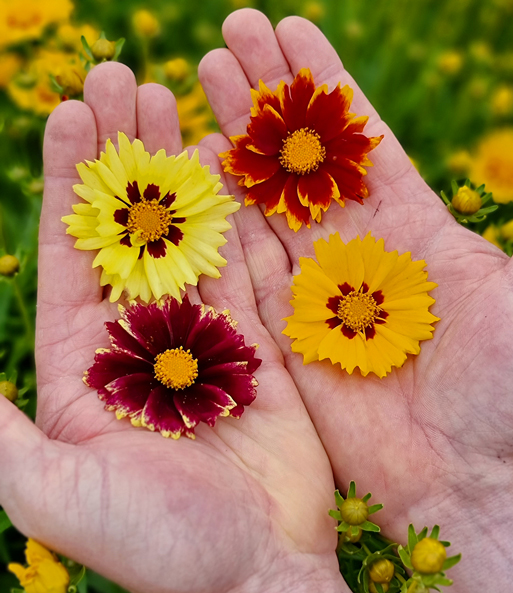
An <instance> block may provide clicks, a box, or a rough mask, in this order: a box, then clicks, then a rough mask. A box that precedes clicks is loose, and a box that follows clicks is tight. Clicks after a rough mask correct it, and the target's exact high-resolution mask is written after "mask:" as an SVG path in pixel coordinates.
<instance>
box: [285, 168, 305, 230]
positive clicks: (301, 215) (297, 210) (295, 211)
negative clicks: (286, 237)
mask: <svg viewBox="0 0 513 593" xmlns="http://www.w3.org/2000/svg"><path fill="white" fill-rule="evenodd" d="M297 184H298V175H294V174H290V175H289V178H288V179H287V183H286V184H285V187H284V189H283V197H284V200H285V206H286V207H287V210H288V212H289V213H290V214H291V215H292V217H293V218H294V219H295V220H296V221H297V224H298V225H299V226H298V227H297V228H300V227H301V225H302V223H304V224H306V225H308V224H309V220H310V209H309V208H307V207H306V206H303V205H302V204H301V202H300V201H299V196H298V193H297ZM288 222H289V226H290V220H289V221H288ZM295 230H297V229H295Z"/></svg>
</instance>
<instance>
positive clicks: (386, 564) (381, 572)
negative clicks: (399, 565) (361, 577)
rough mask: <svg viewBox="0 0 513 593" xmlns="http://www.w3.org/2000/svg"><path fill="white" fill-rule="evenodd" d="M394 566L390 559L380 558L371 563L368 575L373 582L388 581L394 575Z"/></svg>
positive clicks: (381, 582) (382, 582)
mask: <svg viewBox="0 0 513 593" xmlns="http://www.w3.org/2000/svg"><path fill="white" fill-rule="evenodd" d="M394 571H395V567H394V565H393V563H392V562H390V560H387V559H386V558H380V559H379V560H376V561H375V562H373V563H372V564H371V567H370V569H369V577H370V579H371V581H373V582H374V583H380V584H384V583H389V582H390V581H391V580H392V579H393V577H394Z"/></svg>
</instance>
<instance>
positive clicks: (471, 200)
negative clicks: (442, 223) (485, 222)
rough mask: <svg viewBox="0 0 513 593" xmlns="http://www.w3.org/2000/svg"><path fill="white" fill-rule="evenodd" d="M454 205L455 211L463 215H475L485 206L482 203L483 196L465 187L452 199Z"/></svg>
mask: <svg viewBox="0 0 513 593" xmlns="http://www.w3.org/2000/svg"><path fill="white" fill-rule="evenodd" d="M452 205H453V207H454V209H455V210H457V211H458V212H460V213H461V214H469V215H471V214H475V213H476V212H477V211H478V210H479V209H480V208H481V206H482V205H483V203H482V201H481V196H480V195H479V194H478V193H477V192H476V191H474V190H473V189H471V188H470V187H467V186H466V185H464V186H463V187H460V188H459V189H458V191H457V193H456V195H455V196H454V198H453V199H452Z"/></svg>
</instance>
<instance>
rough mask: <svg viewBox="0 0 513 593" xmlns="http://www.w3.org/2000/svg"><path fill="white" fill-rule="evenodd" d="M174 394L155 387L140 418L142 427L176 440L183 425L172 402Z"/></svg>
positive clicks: (161, 386)
mask: <svg viewBox="0 0 513 593" xmlns="http://www.w3.org/2000/svg"><path fill="white" fill-rule="evenodd" d="M173 394H174V392H173V391H172V390H170V389H166V388H165V387H164V386H163V385H159V386H158V387H155V389H153V391H152V392H151V393H150V395H149V397H148V401H147V402H146V405H145V406H144V410H143V413H142V416H141V421H142V425H143V426H145V427H146V428H149V429H150V430H155V431H158V432H160V433H161V434H162V436H164V437H172V438H173V439H178V438H179V437H180V435H182V434H183V433H184V432H185V424H184V422H183V420H182V418H181V416H180V414H179V412H178V410H177V409H176V406H175V404H174V401H173Z"/></svg>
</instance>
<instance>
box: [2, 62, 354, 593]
mask: <svg viewBox="0 0 513 593" xmlns="http://www.w3.org/2000/svg"><path fill="white" fill-rule="evenodd" d="M118 131H122V132H124V133H125V134H126V135H127V136H128V137H129V138H130V140H133V139H134V138H135V137H138V138H140V139H141V140H142V141H143V142H144V144H145V147H146V149H147V150H148V151H149V152H150V153H152V154H153V153H155V152H156V151H157V150H159V149H161V148H164V149H166V151H167V153H168V154H179V153H180V152H181V150H182V144H181V137H180V132H179V124H178V118H177V113H176V103H175V100H174V97H173V96H172V94H171V92H170V91H168V90H167V89H165V88H164V87H161V86H158V85H154V84H147V85H144V86H142V87H139V88H137V85H136V82H135V78H134V76H133V74H132V72H131V71H130V70H129V69H128V68H126V67H125V66H122V65H120V64H114V63H112V64H104V65H100V66H97V67H95V68H94V69H93V70H92V71H91V73H90V74H89V76H88V78H87V80H86V85H85V102H84V103H80V102H75V101H69V102H66V103H63V104H61V105H60V106H59V107H58V108H57V109H56V110H55V111H54V112H53V113H52V115H51V116H50V119H49V121H48V125H47V130H46V137H45V144H44V159H45V196H44V204H43V213H42V219H41V231H40V260H39V294H38V316H37V338H36V363H37V373H38V413H37V423H36V424H37V427H36V426H34V425H33V424H32V423H31V422H30V421H29V420H28V419H27V418H26V417H25V416H24V415H23V414H22V413H21V412H19V411H18V410H17V409H16V408H15V406H13V405H12V404H10V403H9V402H8V401H7V400H6V399H5V398H0V475H1V476H2V477H1V480H0V502H1V504H2V505H3V506H4V508H5V509H6V511H7V513H8V514H9V516H10V518H11V519H12V521H13V522H14V524H15V525H16V526H17V527H18V528H19V529H20V530H21V531H22V532H23V533H25V534H26V535H28V536H31V537H33V538H35V539H37V540H38V541H40V542H42V543H44V544H46V545H47V546H48V547H50V548H51V549H53V550H57V551H59V552H62V553H64V554H66V555H68V556H70V557H71V558H73V559H74V560H76V561H78V562H82V563H84V564H86V565H87V566H88V567H90V568H93V569H95V570H96V571H99V572H101V573H102V574H104V575H105V576H107V577H109V578H111V579H113V580H115V581H116V582H118V583H119V584H121V585H123V586H124V587H126V588H127V589H128V590H130V591H133V592H140V593H147V592H148V591H152V592H153V593H159V592H162V593H163V592H180V593H186V592H191V593H200V592H216V593H217V592H219V593H224V592H226V593H228V592H230V593H235V592H241V593H242V592H243V591H255V592H257V591H267V592H274V591H276V592H278V591H289V590H290V591H292V590H294V591H313V590H321V589H322V590H323V591H342V590H346V589H345V585H344V584H343V581H342V578H341V576H340V574H339V572H338V564H337V559H336V555H335V552H334V550H335V547H336V532H335V530H334V527H335V525H334V522H333V520H332V519H331V518H330V517H329V516H328V510H329V508H330V507H331V506H333V501H332V497H333V489H334V486H333V478H332V473H331V469H330V465H329V461H328V459H327V456H326V454H325V452H324V450H323V447H322V444H321V443H320V441H319V439H318V437H317V434H316V432H315V429H314V427H313V425H312V423H311V420H310V418H309V416H308V413H307V412H306V409H305V407H304V404H303V403H302V401H301V398H300V396H299V394H298V392H297V389H296V387H295V385H294V383H293V381H292V379H291V378H290V376H289V374H288V372H287V371H286V370H285V368H284V364H283V358H282V356H281V353H280V351H279V349H278V348H277V347H276V345H275V344H274V342H273V340H272V339H271V337H270V336H269V334H268V332H267V330H265V329H264V327H263V326H262V324H261V322H260V320H259V317H258V312H257V308H256V303H255V299H254V295H253V291H252V287H251V281H250V277H249V273H248V269H247V265H246V262H245V259H244V254H243V251H242V247H241V244H240V242H239V239H238V232H237V228H236V225H235V223H234V222H233V221H232V224H233V228H232V229H231V230H230V231H229V232H228V233H227V234H226V237H227V239H228V243H227V244H226V245H225V246H224V247H223V248H221V252H222V254H223V255H224V257H225V258H226V259H227V260H228V265H227V267H226V268H223V269H222V270H221V272H222V278H221V279H220V280H213V279H210V278H206V279H202V280H200V283H199V286H198V289H193V290H192V291H191V298H192V300H194V301H196V302H198V301H200V300H201V301H203V302H205V303H207V304H208V305H212V306H214V307H215V308H216V309H217V310H220V311H222V310H224V309H230V311H231V314H232V316H233V318H234V319H236V320H237V321H238V322H239V326H238V327H239V330H240V331H241V332H242V333H244V335H245V339H246V343H248V344H251V343H254V342H257V343H258V344H259V345H260V348H259V350H258V356H259V358H261V359H262V360H263V363H262V365H261V367H260V369H259V370H258V371H257V372H256V374H255V375H256V377H257V379H258V381H259V387H258V395H257V398H256V400H255V402H254V403H253V405H251V407H250V408H248V409H247V410H246V412H245V414H244V415H243V417H242V418H241V419H240V420H234V419H232V418H221V419H218V421H217V424H216V426H215V427H214V428H213V429H212V428H209V427H207V426H206V425H202V426H199V427H197V429H196V435H197V438H196V440H195V441H192V440H189V439H187V438H185V437H182V438H181V439H179V440H178V441H173V440H172V439H165V438H163V437H162V436H161V435H160V434H158V433H152V432H150V431H148V430H146V429H144V428H135V427H133V426H131V425H130V422H129V421H128V419H124V420H116V418H115V415H114V414H113V413H112V412H107V411H105V410H104V407H103V404H102V402H100V400H99V399H98V397H97V395H96V393H95V392H94V391H93V390H91V389H89V388H88V387H86V386H85V385H84V383H83V382H82V377H83V373H84V371H85V370H86V369H87V368H88V367H90V366H91V364H92V362H93V358H94V352H95V350H96V349H97V348H99V347H103V346H108V339H107V333H106V331H105V328H104V322H105V321H108V320H113V319H116V318H118V313H117V307H116V304H112V303H110V302H109V301H108V299H106V298H105V295H104V293H103V289H102V288H101V287H100V283H99V273H100V272H99V270H98V269H93V268H92V261H93V258H94V253H91V252H83V251H78V250H76V249H74V247H73V245H74V239H73V238H72V237H70V236H69V235H66V226H65V224H64V223H63V222H61V217H62V216H64V215H67V214H70V213H71V205H72V204H74V203H78V202H80V199H79V198H78V197H77V196H76V195H75V194H74V192H73V190H72V186H73V184H74V183H79V182H80V180H79V177H78V175H77V171H76V164H77V163H79V162H83V161H84V160H86V159H87V160H90V161H91V160H94V159H95V158H98V157H99V154H100V151H102V150H103V149H104V148H105V142H106V140H107V139H108V138H112V139H113V141H116V139H117V133H118ZM212 145H213V146H214V148H215V150H216V151H217V150H220V149H221V147H217V148H216V147H215V140H214V141H213V144H212ZM200 159H201V161H202V163H203V164H210V165H211V167H212V171H213V172H218V171H219V162H218V159H217V156H216V154H215V153H213V152H211V151H209V150H208V149H206V148H201V149H200Z"/></svg>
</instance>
